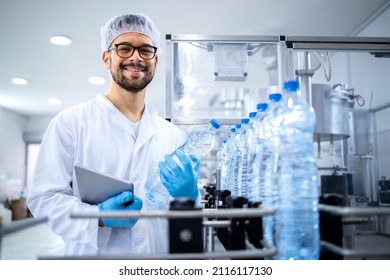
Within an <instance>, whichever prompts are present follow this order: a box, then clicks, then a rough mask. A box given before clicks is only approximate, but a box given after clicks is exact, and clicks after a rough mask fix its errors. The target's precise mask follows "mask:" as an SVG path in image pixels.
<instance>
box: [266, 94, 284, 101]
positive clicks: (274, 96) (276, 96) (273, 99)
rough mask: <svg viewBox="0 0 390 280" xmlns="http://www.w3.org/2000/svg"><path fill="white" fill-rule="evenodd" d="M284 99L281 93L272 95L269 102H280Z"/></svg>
mask: <svg viewBox="0 0 390 280" xmlns="http://www.w3.org/2000/svg"><path fill="white" fill-rule="evenodd" d="M281 98H282V94H281V93H271V94H270V95H269V100H271V101H276V102H277V101H279V100H280V99H281Z"/></svg>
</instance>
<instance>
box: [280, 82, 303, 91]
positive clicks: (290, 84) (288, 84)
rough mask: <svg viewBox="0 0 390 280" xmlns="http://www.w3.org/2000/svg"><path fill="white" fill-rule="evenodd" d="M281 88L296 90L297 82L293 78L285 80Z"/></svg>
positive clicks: (297, 88) (297, 87)
mask: <svg viewBox="0 0 390 280" xmlns="http://www.w3.org/2000/svg"><path fill="white" fill-rule="evenodd" d="M283 89H284V90H286V91H297V90H299V82H298V81H295V80H291V81H286V82H284V84H283Z"/></svg>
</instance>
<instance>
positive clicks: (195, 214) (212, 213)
mask: <svg viewBox="0 0 390 280" xmlns="http://www.w3.org/2000/svg"><path fill="white" fill-rule="evenodd" d="M272 214H275V210H274V209H270V208H263V207H260V208H250V209H249V208H248V209H222V210H218V209H202V210H201V211H199V210H188V211H177V210H166V211H165V210H155V211H147V212H141V211H107V212H96V213H85V212H83V213H77V212H74V213H72V214H71V215H70V217H71V218H122V219H128V218H171V219H175V218H202V217H206V218H237V217H259V216H265V215H272Z"/></svg>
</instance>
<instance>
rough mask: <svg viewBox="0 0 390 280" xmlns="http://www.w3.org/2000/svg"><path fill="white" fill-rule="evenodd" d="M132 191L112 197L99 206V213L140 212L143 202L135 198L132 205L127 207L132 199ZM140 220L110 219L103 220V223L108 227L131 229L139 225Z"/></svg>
mask: <svg viewBox="0 0 390 280" xmlns="http://www.w3.org/2000/svg"><path fill="white" fill-rule="evenodd" d="M132 196H133V194H132V192H131V191H124V192H122V193H120V194H118V195H116V196H113V197H110V198H108V199H107V200H105V201H103V202H101V203H99V204H98V207H99V211H100V212H104V211H132V210H135V211H138V210H141V208H142V200H141V199H140V198H139V197H137V196H134V201H133V202H132V203H131V204H130V205H127V206H126V205H125V203H126V202H128V201H129V200H130V199H131V198H132ZM137 221H138V219H121V218H116V219H109V218H102V222H103V224H104V226H106V227H122V228H131V227H133V226H134V225H135V224H136V223H137Z"/></svg>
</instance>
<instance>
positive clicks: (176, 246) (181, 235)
mask: <svg viewBox="0 0 390 280" xmlns="http://www.w3.org/2000/svg"><path fill="white" fill-rule="evenodd" d="M170 210H180V211H186V210H200V208H195V202H194V201H193V200H191V199H185V198H183V199H175V200H173V201H172V202H171V204H170ZM202 226H203V225H202V218H171V219H169V253H201V252H203V234H202Z"/></svg>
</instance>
